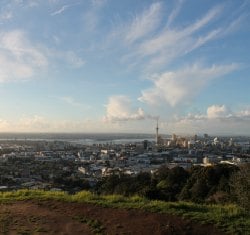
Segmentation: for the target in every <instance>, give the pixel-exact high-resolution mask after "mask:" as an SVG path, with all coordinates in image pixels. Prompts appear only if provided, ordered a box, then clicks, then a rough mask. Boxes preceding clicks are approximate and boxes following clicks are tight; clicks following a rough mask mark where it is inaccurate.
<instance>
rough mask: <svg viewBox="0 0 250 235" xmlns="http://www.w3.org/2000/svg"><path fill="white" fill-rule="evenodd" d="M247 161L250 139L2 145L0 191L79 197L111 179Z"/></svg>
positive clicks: (11, 142)
mask: <svg viewBox="0 0 250 235" xmlns="http://www.w3.org/2000/svg"><path fill="white" fill-rule="evenodd" d="M247 162H250V138H248V137H234V138H231V137H219V138H218V137H215V136H214V137H210V136H208V135H207V134H204V135H203V136H197V135H195V136H192V137H181V136H177V135H175V134H173V135H172V137H169V138H164V137H163V136H160V135H159V134H158V126H157V128H156V138H155V140H154V141H150V140H144V141H140V142H132V141H131V142H128V143H123V144H114V143H112V142H109V143H105V144H91V145H86V144H79V143H72V142H68V141H57V140H53V141H48V140H18V139H16V140H1V141H0V190H1V191H4V190H17V189H22V188H28V189H46V190H56V191H57V190H58V191H59V190H65V191H69V192H77V191H80V190H82V189H85V188H88V189H89V188H91V187H94V186H95V185H96V183H97V182H98V181H100V180H101V179H103V177H107V176H110V175H112V174H116V175H121V174H128V175H130V176H136V175H138V174H139V173H141V172H150V173H152V174H153V173H154V172H155V171H156V170H157V169H158V168H159V167H161V166H163V165H165V166H167V167H168V168H173V167H175V166H181V167H183V168H184V169H189V168H191V167H192V166H193V165H200V166H204V167H207V166H211V165H214V164H234V165H241V164H245V163H247Z"/></svg>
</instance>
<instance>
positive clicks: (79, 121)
mask: <svg viewBox="0 0 250 235" xmlns="http://www.w3.org/2000/svg"><path fill="white" fill-rule="evenodd" d="M249 22H250V0H237V1H236V0H220V1H218V0H202V1H197V0H162V1H157V0H126V1H125V0H0V132H87V133H88V132H119V133H122V132H126V133H154V132H155V126H156V122H157V120H159V132H160V133H163V134H172V133H176V134H203V133H208V134H210V135H227V134H230V135H250V92H249V91H250V25H249Z"/></svg>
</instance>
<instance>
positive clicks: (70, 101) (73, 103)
mask: <svg viewBox="0 0 250 235" xmlns="http://www.w3.org/2000/svg"><path fill="white" fill-rule="evenodd" d="M59 99H60V100H62V101H63V102H65V103H66V104H68V105H71V106H74V107H78V108H85V109H89V108H90V106H89V105H86V104H83V103H81V102H78V101H76V100H75V99H74V98H73V97H71V96H64V97H59Z"/></svg>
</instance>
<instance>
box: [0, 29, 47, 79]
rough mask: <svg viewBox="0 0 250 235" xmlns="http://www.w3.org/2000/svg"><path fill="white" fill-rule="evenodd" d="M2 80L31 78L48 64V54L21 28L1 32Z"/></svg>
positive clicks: (0, 58)
mask: <svg viewBox="0 0 250 235" xmlns="http://www.w3.org/2000/svg"><path fill="white" fill-rule="evenodd" d="M0 53H1V54H0V62H1V63H0V82H8V81H13V80H27V79H30V78H31V77H32V76H33V75H34V73H35V72H36V71H37V70H39V69H44V68H46V67H47V65H48V61H47V58H46V56H45V55H44V54H43V52H42V50H41V49H39V47H38V46H36V45H34V44H32V43H31V42H30V41H29V40H28V38H27V37H26V35H25V33H24V32H22V31H20V30H14V31H9V32H0Z"/></svg>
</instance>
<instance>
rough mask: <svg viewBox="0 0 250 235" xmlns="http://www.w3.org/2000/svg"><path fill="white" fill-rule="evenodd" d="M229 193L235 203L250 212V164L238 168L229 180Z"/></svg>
mask: <svg viewBox="0 0 250 235" xmlns="http://www.w3.org/2000/svg"><path fill="white" fill-rule="evenodd" d="M230 187H231V193H232V196H233V197H234V199H235V201H236V202H237V203H238V204H239V205H240V206H242V207H243V208H245V209H246V211H248V212H249V211H250V164H245V165H243V166H241V167H240V169H239V171H237V172H235V173H234V174H233V175H232V176H231V178H230Z"/></svg>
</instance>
